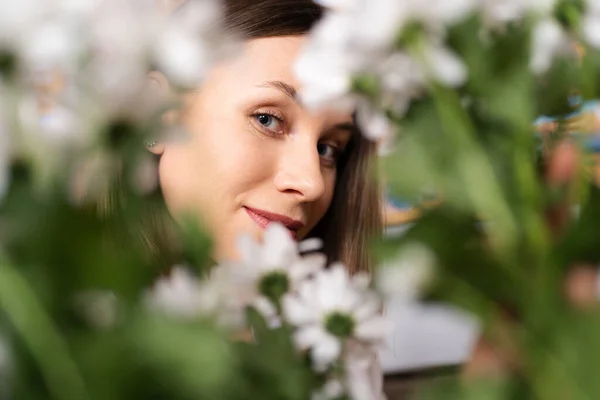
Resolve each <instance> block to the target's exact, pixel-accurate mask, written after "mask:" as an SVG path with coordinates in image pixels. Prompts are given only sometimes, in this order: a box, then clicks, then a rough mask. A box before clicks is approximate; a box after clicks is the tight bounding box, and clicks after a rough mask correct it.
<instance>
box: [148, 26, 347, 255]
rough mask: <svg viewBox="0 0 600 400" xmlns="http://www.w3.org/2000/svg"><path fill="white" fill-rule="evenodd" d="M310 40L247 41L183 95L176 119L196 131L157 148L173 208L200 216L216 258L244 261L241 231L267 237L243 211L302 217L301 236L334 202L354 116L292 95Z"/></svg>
mask: <svg viewBox="0 0 600 400" xmlns="http://www.w3.org/2000/svg"><path fill="white" fill-rule="evenodd" d="M305 40H306V38H305V37H304V36H287V37H272V38H262V39H254V40H250V41H248V42H247V43H246V44H245V46H244V50H243V52H242V53H241V54H239V55H237V56H236V57H235V58H233V59H231V60H228V61H227V62H225V63H222V64H220V65H218V66H216V67H214V68H213V70H212V71H211V72H210V73H209V75H208V76H207V78H206V80H205V81H204V82H203V85H202V88H201V89H199V90H197V91H194V92H193V93H191V94H188V95H186V96H185V99H184V107H183V112H182V114H181V115H178V116H175V117H173V115H170V116H169V118H174V119H177V120H179V121H180V122H181V123H182V124H183V125H184V126H185V127H186V128H187V131H188V137H187V138H186V139H185V140H180V141H166V142H163V143H161V144H160V145H159V146H156V147H154V148H152V149H150V150H151V151H153V152H154V153H157V154H160V155H161V158H160V163H159V179H160V184H161V187H162V190H163V193H164V197H165V201H166V204H167V207H168V209H169V212H170V213H171V214H172V215H174V216H175V217H176V219H181V218H185V217H188V216H192V217H193V218H198V219H199V221H200V222H201V223H202V224H203V226H204V227H205V229H207V231H208V233H209V234H210V235H211V236H212V238H213V248H214V250H215V254H214V256H215V258H216V259H235V258H236V257H237V252H236V250H235V239H236V237H237V236H238V235H240V234H242V233H249V234H251V235H254V236H257V237H260V236H261V234H262V232H263V228H262V227H261V226H259V225H258V224H257V223H256V222H255V221H254V220H253V219H252V218H251V217H250V216H249V215H248V213H247V211H246V209H245V207H252V208H256V209H261V210H265V211H269V212H273V213H277V214H281V215H284V216H287V217H290V218H293V219H294V220H298V221H301V222H302V223H303V224H304V227H303V228H301V229H300V230H298V231H297V238H298V239H301V238H303V237H305V236H306V235H307V234H308V233H309V232H310V230H311V229H312V228H313V227H314V226H315V225H316V224H317V222H318V221H319V220H320V219H321V218H322V217H323V216H324V215H325V213H326V211H327V209H328V208H329V205H330V204H331V201H332V198H333V193H334V188H335V182H336V175H337V160H338V158H339V155H340V154H342V153H343V152H344V150H345V148H346V147H347V144H348V142H349V140H350V137H351V131H350V129H351V124H352V116H351V115H350V114H341V113H338V112H333V111H331V112H330V111H321V112H311V111H309V110H308V109H305V108H304V107H303V106H302V105H301V104H300V103H299V101H298V100H297V98H296V97H295V96H294V94H293V93H292V92H293V91H299V90H300V89H301V87H300V86H299V84H298V82H297V81H296V79H295V78H294V74H293V64H294V61H295V59H296V57H297V55H298V53H299V51H300V50H301V48H302V46H303V44H304V43H305ZM158 80H159V81H160V79H158ZM269 82H271V83H269ZM273 82H281V83H278V84H277V83H273ZM282 83H284V84H285V85H287V86H284V85H283V84H282Z"/></svg>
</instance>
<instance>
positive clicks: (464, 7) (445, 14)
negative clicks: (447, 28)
mask: <svg viewBox="0 0 600 400" xmlns="http://www.w3.org/2000/svg"><path fill="white" fill-rule="evenodd" d="M409 3H410V14H411V15H412V17H413V18H416V19H418V20H420V21H423V22H425V23H426V24H429V25H434V26H435V25H438V24H445V25H452V24H455V23H457V22H460V21H461V20H463V19H465V18H467V17H468V16H469V15H470V14H471V13H472V12H473V11H474V10H475V8H476V6H477V5H478V3H479V0H409Z"/></svg>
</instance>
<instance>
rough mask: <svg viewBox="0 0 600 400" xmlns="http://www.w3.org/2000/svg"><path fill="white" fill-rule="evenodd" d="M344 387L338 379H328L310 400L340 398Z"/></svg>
mask: <svg viewBox="0 0 600 400" xmlns="http://www.w3.org/2000/svg"><path fill="white" fill-rule="evenodd" d="M344 393H345V391H344V386H343V385H342V382H340V380H339V379H329V380H328V381H327V382H325V384H324V385H323V387H322V388H320V389H319V390H317V391H315V392H313V394H312V395H311V400H334V399H339V398H342V396H343V395H344Z"/></svg>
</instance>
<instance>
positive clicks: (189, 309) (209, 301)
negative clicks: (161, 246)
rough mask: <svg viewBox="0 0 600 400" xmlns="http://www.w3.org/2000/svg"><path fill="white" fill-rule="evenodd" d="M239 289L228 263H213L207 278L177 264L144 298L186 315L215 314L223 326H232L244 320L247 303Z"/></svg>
mask: <svg viewBox="0 0 600 400" xmlns="http://www.w3.org/2000/svg"><path fill="white" fill-rule="evenodd" d="M236 291H237V287H236V286H235V281H234V279H233V275H232V274H231V271H229V270H228V269H227V267H225V266H217V267H214V268H213V269H212V270H211V273H210V274H209V277H208V278H207V279H206V280H199V279H198V278H196V277H195V276H194V275H193V274H192V273H191V272H190V271H189V270H188V269H186V268H185V267H182V266H176V267H174V268H173V269H172V270H171V272H170V274H169V276H167V277H163V278H161V279H159V280H158V281H157V282H156V284H155V285H154V287H153V288H152V289H151V290H150V291H148V292H147V293H146V297H145V301H146V304H147V305H148V306H149V307H150V308H151V309H155V310H158V311H160V312H163V313H165V314H168V315H172V316H175V317H179V318H184V319H194V318H200V317H213V318H216V320H217V323H218V324H219V325H220V326H222V327H224V328H232V329H233V328H239V327H241V326H242V325H243V323H244V313H243V310H244V305H243V304H242V303H241V302H240V301H239V298H238V296H236Z"/></svg>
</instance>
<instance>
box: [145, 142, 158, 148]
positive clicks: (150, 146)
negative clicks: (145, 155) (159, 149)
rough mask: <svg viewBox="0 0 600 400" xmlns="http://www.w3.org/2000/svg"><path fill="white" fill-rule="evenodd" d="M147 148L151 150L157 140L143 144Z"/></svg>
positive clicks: (156, 143)
mask: <svg viewBox="0 0 600 400" xmlns="http://www.w3.org/2000/svg"><path fill="white" fill-rule="evenodd" d="M144 144H145V145H146V147H147V148H149V149H152V148H154V147H156V146H157V145H158V140H149V141H146V142H144Z"/></svg>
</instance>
